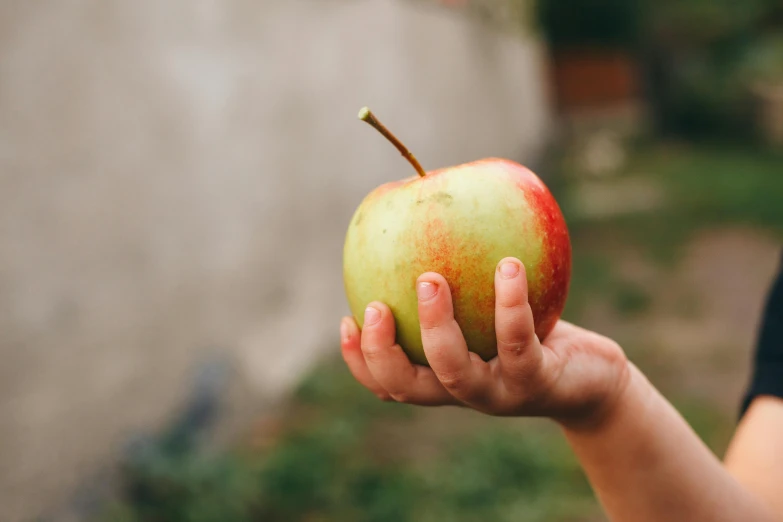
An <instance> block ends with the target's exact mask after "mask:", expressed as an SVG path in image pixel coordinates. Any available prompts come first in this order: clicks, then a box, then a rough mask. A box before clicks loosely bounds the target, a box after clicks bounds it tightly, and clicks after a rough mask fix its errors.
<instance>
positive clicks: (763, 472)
mask: <svg viewBox="0 0 783 522" xmlns="http://www.w3.org/2000/svg"><path fill="white" fill-rule="evenodd" d="M725 462H726V468H727V469H728V470H729V472H730V473H731V474H732V475H734V476H735V477H736V478H737V480H738V481H739V482H740V483H742V484H743V485H744V486H745V487H746V488H747V489H748V490H749V491H752V492H753V493H755V494H756V495H757V496H758V497H759V498H761V499H763V500H764V501H765V502H766V503H767V504H768V505H769V506H770V507H771V508H772V510H773V511H774V512H775V514H776V515H777V517H778V519H779V520H783V399H779V398H777V397H771V396H761V397H757V398H756V399H755V400H754V401H753V402H752V403H751V405H750V408H749V409H748V411H747V412H746V413H745V415H744V416H743V418H742V421H741V422H740V425H739V427H738V428H737V432H736V433H735V435H734V439H733V440H732V442H731V445H730V446H729V450H728V452H727V453H726V459H725Z"/></svg>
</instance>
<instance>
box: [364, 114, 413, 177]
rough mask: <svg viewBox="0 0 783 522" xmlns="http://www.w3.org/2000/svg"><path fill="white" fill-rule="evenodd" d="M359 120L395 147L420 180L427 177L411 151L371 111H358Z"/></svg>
mask: <svg viewBox="0 0 783 522" xmlns="http://www.w3.org/2000/svg"><path fill="white" fill-rule="evenodd" d="M359 119H360V120H362V121H364V122H367V123H369V124H370V125H371V126H372V127H373V128H374V129H375V130H377V131H378V132H380V133H381V134H383V136H384V137H385V138H386V139H387V140H389V141H390V142H391V143H392V145H394V146H395V147H397V150H398V151H400V154H402V155H403V157H404V158H405V159H407V160H408V161H409V162H410V164H411V165H413V168H414V169H416V172H418V173H419V176H421V177H422V178H423V177H424V176H426V175H427V173H426V172H425V171H424V169H423V168H421V164H420V163H419V161H418V160H417V159H416V156H414V155H413V154H412V153H411V151H409V150H408V148H407V147H406V146H405V145H403V144H402V142H401V141H400V140H398V139H397V136H395V135H394V134H392V133H391V132H390V131H389V129H387V128H386V127H385V126H384V125H383V123H381V122H380V121H378V118H376V117H375V115H374V114H373V113H372V111H371V110H370V109H369V108H367V107H364V108H363V109H362V110H360V111H359Z"/></svg>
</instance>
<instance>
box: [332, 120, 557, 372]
mask: <svg viewBox="0 0 783 522" xmlns="http://www.w3.org/2000/svg"><path fill="white" fill-rule="evenodd" d="M359 118H360V119H362V120H364V121H366V122H368V123H369V124H371V125H372V126H373V127H375V128H376V129H377V130H378V131H379V132H381V134H383V135H384V136H385V137H386V138H387V139H389V141H390V142H391V143H392V144H393V145H394V146H396V147H397V149H398V150H399V151H400V152H401V153H402V155H403V156H404V157H406V158H407V159H408V161H409V162H410V163H411V165H413V167H414V169H415V170H416V172H417V174H416V175H413V176H411V177H408V178H405V179H401V180H399V181H393V182H391V183H386V184H384V185H381V186H380V187H378V188H376V189H375V190H373V191H372V192H371V193H370V194H368V195H367V196H366V197H365V198H364V200H363V201H362V202H361V204H360V205H359V207H358V208H357V209H356V212H355V213H354V215H353V217H352V219H351V221H350V224H349V226H348V232H347V234H346V238H345V245H344V251H343V278H344V283H345V291H346V295H347V298H348V304H349V307H350V310H351V313H352V314H353V316H354V318H355V319H356V320H357V322H358V324H359V326H360V328H361V326H362V322H363V318H364V310H365V308H366V306H367V305H368V304H369V303H370V302H372V301H381V302H383V303H386V304H387V305H388V306H389V308H390V309H391V311H392V313H393V315H394V319H395V324H396V332H397V342H398V343H399V344H400V346H401V347H402V349H403V350H404V351H405V352H406V353H407V355H408V357H409V358H410V359H411V360H412V361H413V362H414V363H417V364H424V365H426V364H427V359H426V356H425V354H424V350H423V348H422V341H421V332H420V327H419V319H418V304H417V299H416V289H415V284H416V279H417V278H418V277H419V276H420V275H421V274H423V273H424V272H437V273H439V274H441V275H443V277H445V279H446V281H447V282H448V284H449V288H450V290H451V294H452V299H453V303H454V316H455V319H456V321H457V323H458V324H459V326H460V328H461V329H462V333H463V334H464V336H465V340H466V341H467V345H468V349H469V350H470V351H472V352H475V353H477V354H478V355H479V356H480V357H482V358H483V359H484V360H489V359H491V358H492V357H494V356H495V355H496V354H497V343H496V339H495V312H494V310H495V290H494V273H495V269H496V267H497V264H498V262H499V261H500V260H501V259H503V258H504V257H508V256H512V257H516V258H518V259H519V260H520V261H522V263H523V264H524V265H525V269H526V273H527V281H528V294H529V299H528V300H529V303H530V306H531V308H532V311H533V318H534V322H535V328H536V334H537V335H538V337H539V338H540V339H543V338H545V337H546V336H547V334H549V333H550V332H551V331H552V329H553V328H554V326H555V323H556V322H557V321H558V319H559V318H560V315H561V314H562V311H563V307H564V306H565V302H566V296H567V293H568V287H569V281H570V276H571V243H570V240H569V235H568V229H567V227H566V223H565V220H564V218H563V214H562V213H561V211H560V208H559V206H558V204H557V202H556V201H555V198H554V197H553V196H552V194H551V193H550V191H549V190H548V189H547V187H546V186H545V185H544V183H543V182H542V181H541V179H540V178H539V177H538V176H536V175H535V174H534V173H533V172H531V171H530V170H528V169H527V168H525V167H523V166H522V165H519V164H518V163H515V162H513V161H509V160H506V159H497V158H487V159H481V160H478V161H474V162H471V163H466V164H463V165H457V166H453V167H445V168H441V169H437V170H433V171H430V172H425V171H424V169H423V168H422V167H421V165H420V164H419V162H418V161H417V160H416V158H415V157H414V156H413V155H412V154H411V153H410V152H409V151H408V149H407V148H406V147H405V146H404V145H403V144H402V143H401V142H400V141H399V140H398V139H397V138H396V137H395V136H394V135H393V134H391V133H390V132H389V131H388V129H386V127H384V126H383V125H382V124H381V123H380V122H379V121H378V120H377V118H375V116H374V115H373V114H372V112H370V111H369V110H368V109H367V108H364V109H362V110H361V112H360V113H359Z"/></svg>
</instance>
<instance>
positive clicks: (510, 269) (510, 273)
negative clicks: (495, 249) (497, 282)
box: [500, 261, 519, 279]
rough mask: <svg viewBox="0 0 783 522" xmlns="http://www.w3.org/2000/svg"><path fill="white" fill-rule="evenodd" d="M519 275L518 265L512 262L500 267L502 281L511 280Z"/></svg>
mask: <svg viewBox="0 0 783 522" xmlns="http://www.w3.org/2000/svg"><path fill="white" fill-rule="evenodd" d="M518 273H519V265H518V264H516V263H514V262H513V261H506V262H505V263H503V264H502V265H500V275H501V276H502V277H503V279H512V278H514V277H516V276H517V274H518Z"/></svg>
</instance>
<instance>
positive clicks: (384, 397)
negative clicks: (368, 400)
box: [375, 392, 394, 402]
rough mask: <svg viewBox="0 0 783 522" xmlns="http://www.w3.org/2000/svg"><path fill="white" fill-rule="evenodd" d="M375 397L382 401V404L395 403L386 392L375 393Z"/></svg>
mask: <svg viewBox="0 0 783 522" xmlns="http://www.w3.org/2000/svg"><path fill="white" fill-rule="evenodd" d="M375 396H376V397H378V399H380V400H381V401H382V402H394V397H392V396H391V395H389V394H388V393H386V392H375Z"/></svg>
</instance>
